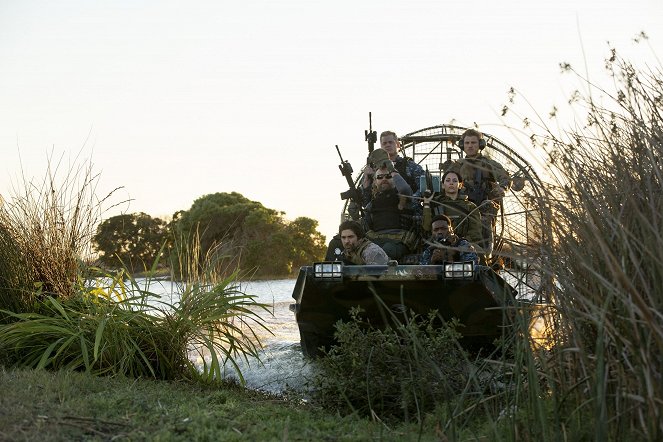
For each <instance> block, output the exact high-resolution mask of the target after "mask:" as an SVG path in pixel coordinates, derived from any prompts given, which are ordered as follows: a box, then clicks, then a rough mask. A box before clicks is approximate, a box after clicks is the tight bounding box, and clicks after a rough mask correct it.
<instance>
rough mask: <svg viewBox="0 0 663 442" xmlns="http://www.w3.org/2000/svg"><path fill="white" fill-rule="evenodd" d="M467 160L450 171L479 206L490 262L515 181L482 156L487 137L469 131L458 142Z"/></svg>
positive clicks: (484, 244) (498, 165) (494, 163)
mask: <svg viewBox="0 0 663 442" xmlns="http://www.w3.org/2000/svg"><path fill="white" fill-rule="evenodd" d="M458 145H459V146H460V148H461V150H462V151H463V152H464V153H465V157H464V158H461V159H460V160H458V161H456V162H455V163H454V164H453V165H452V166H451V168H450V170H453V171H455V172H458V173H459V174H460V176H461V177H462V179H463V183H464V184H463V186H464V189H465V194H466V195H467V196H468V198H469V200H470V201H472V202H473V203H474V204H476V205H477V206H478V207H479V211H480V212H481V222H482V230H483V232H482V237H483V239H482V242H481V243H480V244H479V246H480V247H481V249H482V252H483V253H485V256H486V258H487V259H488V260H489V259H490V257H491V255H492V252H493V241H494V240H493V236H494V234H493V232H494V230H495V224H496V222H497V213H498V211H499V209H500V205H501V203H502V198H503V197H504V194H505V192H506V191H508V190H509V188H510V187H511V179H510V177H509V174H508V173H507V171H506V170H505V169H504V167H502V165H501V164H500V163H498V162H497V161H495V160H492V159H490V158H487V157H485V156H483V155H482V154H481V150H483V148H484V147H486V141H485V140H484V139H483V134H482V133H481V132H479V131H478V130H474V129H468V130H466V131H465V132H463V135H462V136H461V138H460V141H459V143H458Z"/></svg>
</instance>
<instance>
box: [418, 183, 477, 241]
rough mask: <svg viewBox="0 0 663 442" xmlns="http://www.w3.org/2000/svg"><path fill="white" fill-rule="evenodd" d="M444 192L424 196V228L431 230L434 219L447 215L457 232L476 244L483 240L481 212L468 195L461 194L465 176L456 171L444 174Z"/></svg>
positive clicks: (442, 184) (427, 230)
mask: <svg viewBox="0 0 663 442" xmlns="http://www.w3.org/2000/svg"><path fill="white" fill-rule="evenodd" d="M441 186H442V189H443V193H442V194H440V195H435V194H433V195H431V196H430V197H425V198H424V218H423V229H424V231H426V232H431V224H432V219H433V218H434V217H436V216H438V215H446V216H448V217H449V218H450V219H451V222H452V224H453V226H454V230H455V231H456V233H457V234H458V235H459V236H461V237H463V238H465V239H467V240H468V241H469V242H471V243H474V244H480V243H481V242H482V240H483V236H482V234H481V213H480V212H479V210H478V209H477V206H476V205H475V204H474V203H473V202H471V201H470V200H469V199H468V198H467V196H465V195H460V189H461V188H462V186H463V178H462V177H461V176H460V174H458V173H457V172H454V171H451V170H449V171H447V172H445V173H444V175H442V182H441Z"/></svg>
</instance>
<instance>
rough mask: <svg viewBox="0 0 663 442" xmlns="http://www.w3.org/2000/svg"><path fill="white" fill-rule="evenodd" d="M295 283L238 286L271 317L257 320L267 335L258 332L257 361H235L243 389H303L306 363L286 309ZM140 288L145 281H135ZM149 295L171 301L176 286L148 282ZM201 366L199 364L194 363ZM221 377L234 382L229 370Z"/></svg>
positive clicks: (234, 374) (282, 281)
mask: <svg viewBox="0 0 663 442" xmlns="http://www.w3.org/2000/svg"><path fill="white" fill-rule="evenodd" d="M295 281H296V280H295V279H277V280H268V281H249V282H240V283H239V286H240V287H239V288H240V290H241V291H242V292H243V293H246V294H249V295H253V296H256V302H259V303H262V304H266V305H268V306H269V310H270V313H271V314H268V313H265V312H262V311H261V313H260V316H261V317H262V319H263V320H264V322H265V325H266V326H267V327H268V328H269V330H270V331H271V334H270V333H267V332H265V331H262V332H260V330H259V329H258V328H256V329H255V331H256V332H260V333H257V334H258V335H259V337H260V340H261V342H262V345H263V348H262V350H261V351H260V360H259V361H258V360H256V359H254V358H250V359H249V361H248V363H247V362H246V361H245V360H243V359H239V358H237V359H236V360H237V362H238V365H239V366H240V369H241V372H242V375H243V376H244V380H245V381H246V387H247V388H251V389H254V390H261V391H267V392H270V393H283V392H285V391H287V390H288V389H293V390H297V391H303V390H306V389H307V386H306V379H307V377H308V375H309V374H310V366H309V361H308V360H306V359H305V358H304V357H303V355H302V351H301V346H300V344H299V329H298V328H297V322H296V321H295V315H294V313H292V312H291V311H290V309H289V306H290V304H292V303H294V299H292V290H293V288H294V287H295ZM137 282H138V283H139V284H140V285H142V286H143V287H144V285H145V281H144V280H138V281H137ZM149 291H151V292H153V293H155V294H158V295H160V296H161V297H162V299H163V300H165V301H167V302H168V301H172V300H173V298H174V297H176V296H177V285H176V284H174V283H172V282H170V281H154V280H152V281H151V282H150V286H149ZM194 362H197V363H198V364H199V365H201V366H202V361H194ZM224 375H225V377H227V378H231V379H237V378H238V377H237V372H236V371H235V369H234V368H233V367H231V366H230V365H228V366H227V367H226V372H225V374H224Z"/></svg>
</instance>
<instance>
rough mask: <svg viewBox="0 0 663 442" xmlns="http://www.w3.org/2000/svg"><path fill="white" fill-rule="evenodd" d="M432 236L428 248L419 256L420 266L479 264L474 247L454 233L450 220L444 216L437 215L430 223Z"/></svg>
mask: <svg viewBox="0 0 663 442" xmlns="http://www.w3.org/2000/svg"><path fill="white" fill-rule="evenodd" d="M432 229H433V236H432V237H431V242H430V245H429V246H428V248H426V250H424V253H423V254H422V255H421V261H420V262H419V264H421V265H429V264H442V263H444V262H455V261H472V262H473V263H474V264H475V265H476V264H478V263H479V257H478V256H477V254H476V252H475V251H474V247H473V246H472V245H471V244H470V243H469V242H468V241H467V240H466V239H465V238H461V237H459V236H458V235H456V234H455V233H454V229H453V226H452V224H451V220H450V219H449V217H448V216H446V215H437V216H436V217H435V218H433V223H432Z"/></svg>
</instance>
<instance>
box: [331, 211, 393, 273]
mask: <svg viewBox="0 0 663 442" xmlns="http://www.w3.org/2000/svg"><path fill="white" fill-rule="evenodd" d="M338 234H339V236H340V238H341V242H342V243H343V261H345V262H349V263H352V264H358V265H371V264H376V265H384V264H387V262H388V261H389V257H388V256H387V254H386V253H385V252H384V250H382V249H381V248H380V246H378V245H377V244H374V243H372V242H371V241H369V240H368V239H367V238H365V237H364V229H363V228H362V227H361V225H360V224H359V223H358V222H357V221H344V222H342V223H341V225H340V226H339V227H338Z"/></svg>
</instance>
